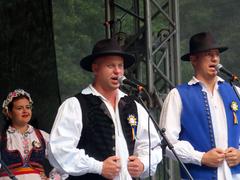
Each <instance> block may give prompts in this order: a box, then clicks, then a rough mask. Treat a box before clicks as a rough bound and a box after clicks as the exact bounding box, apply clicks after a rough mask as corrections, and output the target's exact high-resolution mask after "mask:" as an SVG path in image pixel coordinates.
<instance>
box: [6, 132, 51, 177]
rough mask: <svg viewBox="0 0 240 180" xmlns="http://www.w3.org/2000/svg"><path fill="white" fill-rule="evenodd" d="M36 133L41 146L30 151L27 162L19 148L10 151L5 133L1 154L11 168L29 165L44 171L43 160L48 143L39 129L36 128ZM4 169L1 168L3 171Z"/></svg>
mask: <svg viewBox="0 0 240 180" xmlns="http://www.w3.org/2000/svg"><path fill="white" fill-rule="evenodd" d="M34 130H35V133H36V135H37V137H38V139H39V141H40V143H41V147H39V148H36V147H33V148H32V150H31V152H30V153H29V159H28V160H27V162H26V163H27V164H23V159H22V156H21V154H20V152H19V151H18V150H13V151H10V150H8V149H7V139H6V134H3V135H2V137H1V143H2V146H1V154H2V160H3V162H5V164H6V165H7V166H8V168H10V169H14V168H18V167H22V166H29V167H33V168H35V169H38V170H39V171H43V161H44V159H45V149H46V144H45V140H44V138H43V136H42V134H41V132H40V130H38V129H34ZM3 171H4V170H3V169H1V172H3Z"/></svg>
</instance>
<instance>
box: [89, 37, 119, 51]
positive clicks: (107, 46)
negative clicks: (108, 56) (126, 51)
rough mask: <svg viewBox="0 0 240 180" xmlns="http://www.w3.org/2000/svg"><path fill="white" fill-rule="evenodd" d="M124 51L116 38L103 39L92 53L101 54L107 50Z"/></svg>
mask: <svg viewBox="0 0 240 180" xmlns="http://www.w3.org/2000/svg"><path fill="white" fill-rule="evenodd" d="M111 51H113V52H115V51H117V52H122V48H121V47H120V45H119V44H118V42H117V40H115V39H103V40H101V41H99V42H97V43H96V44H95V46H94V47H93V50H92V54H99V53H105V52H111Z"/></svg>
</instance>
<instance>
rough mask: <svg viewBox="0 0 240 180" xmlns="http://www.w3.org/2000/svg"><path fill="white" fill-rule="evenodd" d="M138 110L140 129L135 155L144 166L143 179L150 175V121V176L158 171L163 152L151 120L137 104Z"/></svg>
mask: <svg viewBox="0 0 240 180" xmlns="http://www.w3.org/2000/svg"><path fill="white" fill-rule="evenodd" d="M137 109H138V129H137V137H136V142H135V147H134V155H136V156H137V157H138V158H139V159H140V161H141V162H142V163H143V164H144V172H143V174H142V175H141V178H145V177H148V175H149V138H148V120H150V131H149V132H150V139H151V149H153V150H151V168H150V174H151V175H153V174H154V173H155V171H156V168H157V165H158V163H159V162H160V161H161V160H162V151H161V147H160V146H159V145H160V137H159V135H158V133H157V130H156V129H155V127H154V125H153V123H152V121H151V119H149V116H148V113H147V112H146V110H145V109H144V108H143V107H142V106H141V105H140V104H138V103H137Z"/></svg>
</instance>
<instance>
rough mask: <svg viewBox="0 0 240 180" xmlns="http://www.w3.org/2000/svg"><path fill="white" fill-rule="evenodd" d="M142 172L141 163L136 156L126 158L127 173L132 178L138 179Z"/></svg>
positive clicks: (142, 166)
mask: <svg viewBox="0 0 240 180" xmlns="http://www.w3.org/2000/svg"><path fill="white" fill-rule="evenodd" d="M143 170H144V165H143V163H142V162H141V161H140V160H139V159H138V157H136V156H129V157H128V172H129V174H130V175H131V176H132V177H139V176H140V175H141V174H142V173H143Z"/></svg>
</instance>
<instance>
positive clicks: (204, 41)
mask: <svg viewBox="0 0 240 180" xmlns="http://www.w3.org/2000/svg"><path fill="white" fill-rule="evenodd" d="M189 45H190V52H191V53H194V52H198V51H203V50H208V49H211V48H213V47H215V45H216V41H215V39H214V37H213V36H212V34H210V33H209V32H202V33H199V34H196V35H194V36H193V37H192V38H191V39H190V43H189Z"/></svg>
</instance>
